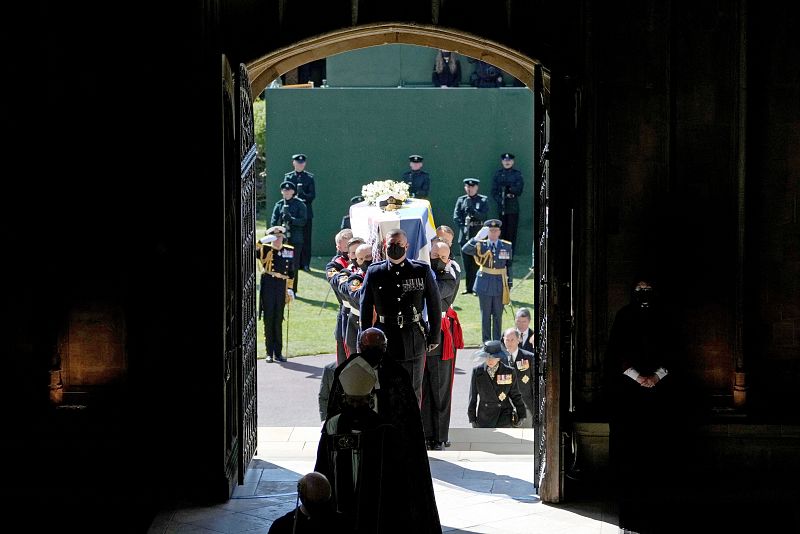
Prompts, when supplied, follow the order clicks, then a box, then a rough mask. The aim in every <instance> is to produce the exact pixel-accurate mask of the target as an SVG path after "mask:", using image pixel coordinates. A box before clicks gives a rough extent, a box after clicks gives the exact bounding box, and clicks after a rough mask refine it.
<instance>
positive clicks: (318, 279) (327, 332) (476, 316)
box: [256, 221, 534, 358]
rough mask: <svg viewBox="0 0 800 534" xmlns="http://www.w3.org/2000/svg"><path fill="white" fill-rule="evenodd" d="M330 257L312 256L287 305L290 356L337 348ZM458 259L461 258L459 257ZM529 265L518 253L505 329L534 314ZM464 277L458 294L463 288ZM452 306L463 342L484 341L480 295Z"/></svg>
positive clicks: (261, 349)
mask: <svg viewBox="0 0 800 534" xmlns="http://www.w3.org/2000/svg"><path fill="white" fill-rule="evenodd" d="M258 223H259V224H258V227H257V230H256V235H257V236H258V237H261V236H263V235H264V222H263V221H258ZM328 261H330V257H321V256H317V257H314V258H313V259H312V262H311V273H306V272H304V271H301V272H300V274H299V276H300V279H299V280H298V281H297V283H298V287H297V289H298V291H297V292H298V296H297V298H296V299H295V301H294V302H293V303H292V304H289V305H287V306H286V317H288V350H287V351H285V352H284V355H285V356H287V357H290V358H291V357H292V356H305V355H309V354H328V353H333V352H335V351H336V346H335V344H334V340H333V328H334V326H335V325H336V313H337V312H338V309H339V304H338V302H337V300H336V297H335V296H334V295H333V290H331V289H330V286H329V285H328V283H327V281H326V280H325V265H326V264H327V263H328ZM456 261H459V258H458V257H457V258H456ZM529 267H530V252H529V253H528V254H523V255H520V256H519V259H518V260H517V261H516V262H515V264H514V266H513V271H514V280H515V283H514V287H513V289H512V291H511V305H510V306H506V309H505V313H504V314H503V328H504V329H505V328H507V327H510V326H514V315H513V312H512V306H513V309H514V310H517V309H519V308H520V307H523V306H525V307H528V308H529V309H530V310H531V313H532V314H533V289H534V284H533V277H530V278H529V279H528V280H525V281H524V282H522V283H521V284H520V283H518V282H519V280H520V279H522V278H523V277H524V276H525V275H526V274H527V273H528V268H529ZM464 284H465V282H464V279H463V276H462V280H461V287H460V288H459V293H460V292H461V291H463V289H464ZM453 308H454V309H455V310H456V311H457V312H458V317H459V319H460V321H461V327H462V329H463V331H464V344H465V345H466V346H467V347H477V346H479V345H480V343H481V316H480V311H479V310H478V297H476V296H474V295H461V294H459V295H458V296H457V297H456V300H455V302H454V303H453ZM283 332H284V347H286V337H287V336H286V332H287V321H284V324H283ZM257 345H258V357H259V358H264V357H265V355H264V323H263V321H259V324H258V344H257Z"/></svg>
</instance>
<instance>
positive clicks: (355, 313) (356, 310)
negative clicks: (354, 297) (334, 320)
mask: <svg viewBox="0 0 800 534" xmlns="http://www.w3.org/2000/svg"><path fill="white" fill-rule="evenodd" d="M350 313H352V314H353V315H355V316H356V317H361V310H359V309H358V308H355V307H353V306H350Z"/></svg>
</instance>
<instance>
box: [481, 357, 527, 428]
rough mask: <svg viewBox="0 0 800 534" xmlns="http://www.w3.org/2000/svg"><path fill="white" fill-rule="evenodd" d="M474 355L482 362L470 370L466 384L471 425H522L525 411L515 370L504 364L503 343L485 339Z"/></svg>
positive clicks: (491, 426)
mask: <svg viewBox="0 0 800 534" xmlns="http://www.w3.org/2000/svg"><path fill="white" fill-rule="evenodd" d="M475 357H476V359H478V360H484V361H483V363H481V364H479V365H477V366H475V368H473V369H472V380H471V381H470V385H469V404H468V406H467V417H468V418H469V422H470V424H471V425H472V427H473V428H509V427H512V426H514V427H519V426H523V425H524V424H525V418H526V417H527V411H526V409H525V403H524V402H523V400H522V394H521V393H520V391H519V386H518V383H517V381H516V374H515V372H514V369H512V368H511V367H509V366H508V365H506V364H505V363H503V346H502V345H501V344H500V342H499V341H487V342H486V343H484V344H483V347H482V348H481V349H480V350H479V351H478V352H476V353H475ZM514 412H516V414H515V413H514ZM515 420H516V423H515V422H514V421H515Z"/></svg>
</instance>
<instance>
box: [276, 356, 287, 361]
mask: <svg viewBox="0 0 800 534" xmlns="http://www.w3.org/2000/svg"><path fill="white" fill-rule="evenodd" d="M275 360H276V361H279V362H285V361H286V358H284V357H283V356H275Z"/></svg>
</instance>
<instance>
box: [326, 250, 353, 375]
mask: <svg viewBox="0 0 800 534" xmlns="http://www.w3.org/2000/svg"><path fill="white" fill-rule="evenodd" d="M348 265H349V262H348V261H347V258H346V257H345V256H342V255H341V254H337V255H336V256H334V257H333V258H331V261H329V262H328V264H327V265H325V278H326V279H327V280H328V283H329V284H330V285H331V289H332V290H333V289H334V285H335V284H336V281H337V279H338V274H339V273H340V272H341V271H342V270H343V269H346V268H347V266H348ZM333 294H334V295H335V296H336V300H337V301H339V311H338V312H337V314H336V327H335V328H334V329H333V337H334V339H335V340H336V361H337V362H338V363H342V362H343V361H345V360H346V359H347V351H346V349H345V344H344V335H345V328H346V327H347V315H348V310H349V308H348V307H346V306H345V305H344V303H343V302H342V297H341V295H339V293H338V292H337V291H335V290H334V291H333Z"/></svg>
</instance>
